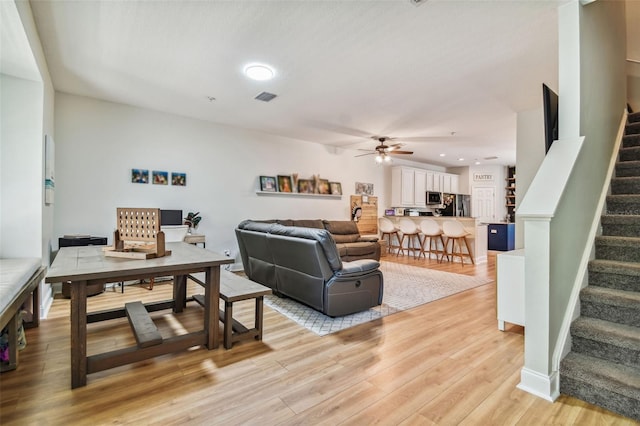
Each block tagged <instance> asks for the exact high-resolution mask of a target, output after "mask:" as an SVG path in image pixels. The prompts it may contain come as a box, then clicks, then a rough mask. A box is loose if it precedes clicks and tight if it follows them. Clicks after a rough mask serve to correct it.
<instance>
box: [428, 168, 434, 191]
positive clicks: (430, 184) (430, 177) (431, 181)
mask: <svg viewBox="0 0 640 426" xmlns="http://www.w3.org/2000/svg"><path fill="white" fill-rule="evenodd" d="M435 176H436V172H432V171H430V170H427V182H426V189H427V191H435V189H433V184H434V179H435Z"/></svg>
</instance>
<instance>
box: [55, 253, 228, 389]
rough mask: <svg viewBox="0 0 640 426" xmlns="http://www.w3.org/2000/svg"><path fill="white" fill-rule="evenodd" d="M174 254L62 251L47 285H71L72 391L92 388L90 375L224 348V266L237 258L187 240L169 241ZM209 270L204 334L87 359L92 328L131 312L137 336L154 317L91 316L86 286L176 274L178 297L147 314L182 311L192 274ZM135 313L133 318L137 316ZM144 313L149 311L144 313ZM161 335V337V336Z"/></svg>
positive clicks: (133, 309) (175, 294) (148, 307)
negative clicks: (221, 333)
mask: <svg viewBox="0 0 640 426" xmlns="http://www.w3.org/2000/svg"><path fill="white" fill-rule="evenodd" d="M166 247H167V249H168V250H171V255H170V256H166V257H160V258H155V259H146V260H142V259H123V258H115V257H106V256H104V254H103V253H102V247H99V246H88V247H64V248H61V249H60V251H59V252H58V255H57V256H56V259H55V261H54V262H53V264H52V265H51V269H50V270H49V273H48V274H47V277H46V282H48V283H57V282H65V281H69V282H70V284H71V387H72V388H77V387H80V386H85V385H86V384H87V374H91V373H95V372H98V371H103V370H107V369H109V368H114V367H118V366H120V365H125V364H130V363H133V362H138V361H141V360H144V359H148V358H152V357H155V356H158V355H163V354H166V353H171V352H177V351H181V350H184V349H187V348H190V347H192V346H198V345H204V346H206V347H207V348H208V349H215V348H217V347H218V345H219V340H220V339H219V336H218V332H219V321H218V317H219V311H220V307H219V298H220V265H223V264H227V263H233V259H230V258H228V257H226V256H223V255H219V254H217V253H214V252H211V251H208V250H205V249H203V248H200V247H196V246H193V245H190V244H187V243H184V242H178V243H167V244H166ZM197 272H205V277H206V278H205V281H204V290H205V295H204V303H205V306H204V322H203V328H202V330H198V331H196V332H193V333H188V334H183V335H179V336H174V337H170V338H161V337H160V338H159V339H154V340H153V341H148V340H145V338H144V336H140V335H139V334H136V338H137V339H138V337H141V339H142V340H139V341H138V345H137V346H133V347H128V348H124V349H117V350H114V351H110V352H106V353H102V354H96V355H92V356H87V324H88V323H93V322H98V321H105V320H110V319H114V318H122V317H125V316H127V315H128V314H129V319H130V322H131V323H132V328H133V329H134V332H135V331H136V330H139V329H141V328H142V329H144V328H145V327H147V326H149V325H150V323H149V317H148V316H147V315H140V313H141V311H142V310H140V309H136V308H139V306H130V307H126V308H119V309H114V310H110V311H100V312H92V313H87V287H88V286H90V285H92V284H97V283H108V282H117V281H126V280H138V279H143V278H154V277H158V276H167V275H172V276H173V277H174V281H173V298H172V299H170V300H166V301H161V302H153V303H147V304H144V305H143V306H144V308H145V310H146V311H147V312H154V311H159V310H163V309H173V312H175V313H178V312H182V310H183V308H184V307H185V305H186V302H187V286H186V284H187V280H186V278H187V275H188V274H192V273H197ZM132 313H133V314H132ZM142 314H144V312H142ZM156 337H157V336H156Z"/></svg>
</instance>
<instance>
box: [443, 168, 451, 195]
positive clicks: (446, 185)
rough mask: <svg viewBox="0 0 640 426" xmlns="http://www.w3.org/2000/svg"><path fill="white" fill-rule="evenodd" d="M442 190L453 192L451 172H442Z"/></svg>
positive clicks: (447, 192)
mask: <svg viewBox="0 0 640 426" xmlns="http://www.w3.org/2000/svg"><path fill="white" fill-rule="evenodd" d="M441 192H444V193H446V194H451V175H450V174H449V173H443V174H442V189H441Z"/></svg>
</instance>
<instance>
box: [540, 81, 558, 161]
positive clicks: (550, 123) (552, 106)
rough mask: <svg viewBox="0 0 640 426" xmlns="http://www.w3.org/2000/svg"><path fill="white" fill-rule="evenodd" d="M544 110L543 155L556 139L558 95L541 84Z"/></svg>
mask: <svg viewBox="0 0 640 426" xmlns="http://www.w3.org/2000/svg"><path fill="white" fill-rule="evenodd" d="M542 104H543V108H544V153H545V154H546V153H547V152H549V148H551V144H552V143H553V141H555V140H557V139H558V95H557V94H556V93H555V92H554V91H553V90H551V89H550V88H549V86H547V85H546V84H544V83H542Z"/></svg>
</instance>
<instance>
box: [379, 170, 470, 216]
mask: <svg viewBox="0 0 640 426" xmlns="http://www.w3.org/2000/svg"><path fill="white" fill-rule="evenodd" d="M458 186H459V177H458V175H454V174H451V173H443V172H436V171H433V170H424V169H417V168H414V167H404V166H397V167H393V168H392V169H391V204H392V207H426V206H427V203H426V192H427V191H432V192H445V193H447V194H457V193H458Z"/></svg>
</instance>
